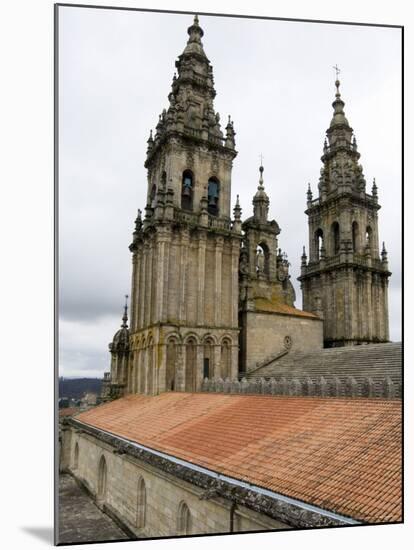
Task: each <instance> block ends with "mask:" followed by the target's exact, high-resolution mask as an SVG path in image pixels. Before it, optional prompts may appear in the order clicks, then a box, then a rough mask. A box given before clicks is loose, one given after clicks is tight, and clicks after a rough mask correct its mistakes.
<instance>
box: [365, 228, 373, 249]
mask: <svg viewBox="0 0 414 550" xmlns="http://www.w3.org/2000/svg"><path fill="white" fill-rule="evenodd" d="M371 245H372V229H371V227H370V226H369V225H368V227H367V230H366V232H365V246H367V247H368V248H371Z"/></svg>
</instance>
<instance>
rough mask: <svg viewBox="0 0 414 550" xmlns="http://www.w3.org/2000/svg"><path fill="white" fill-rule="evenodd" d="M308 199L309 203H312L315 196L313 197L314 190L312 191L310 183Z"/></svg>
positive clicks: (307, 193)
mask: <svg viewBox="0 0 414 550" xmlns="http://www.w3.org/2000/svg"><path fill="white" fill-rule="evenodd" d="M306 198H307V200H308V202H312V199H313V195H312V189H311V184H310V183H308V190H307V192H306Z"/></svg>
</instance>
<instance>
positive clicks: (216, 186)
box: [207, 178, 220, 216]
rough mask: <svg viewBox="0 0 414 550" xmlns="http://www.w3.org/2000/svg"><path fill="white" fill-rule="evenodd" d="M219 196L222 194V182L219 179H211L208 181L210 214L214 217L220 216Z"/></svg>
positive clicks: (208, 208)
mask: <svg viewBox="0 0 414 550" xmlns="http://www.w3.org/2000/svg"><path fill="white" fill-rule="evenodd" d="M219 194H220V182H219V181H218V179H217V178H210V179H209V180H208V197H207V200H208V207H207V210H208V213H209V214H212V215H213V216H218V214H219Z"/></svg>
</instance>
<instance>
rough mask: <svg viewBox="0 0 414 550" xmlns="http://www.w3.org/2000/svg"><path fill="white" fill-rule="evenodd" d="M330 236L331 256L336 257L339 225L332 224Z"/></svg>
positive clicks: (336, 223)
mask: <svg viewBox="0 0 414 550" xmlns="http://www.w3.org/2000/svg"><path fill="white" fill-rule="evenodd" d="M331 236H332V254H334V255H336V254H339V239H340V236H339V223H338V222H334V223H333V224H332V230H331Z"/></svg>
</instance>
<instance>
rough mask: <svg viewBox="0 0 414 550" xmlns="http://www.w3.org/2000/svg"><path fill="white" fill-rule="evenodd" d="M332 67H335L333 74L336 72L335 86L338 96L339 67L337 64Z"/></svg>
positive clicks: (338, 95) (337, 95)
mask: <svg viewBox="0 0 414 550" xmlns="http://www.w3.org/2000/svg"><path fill="white" fill-rule="evenodd" d="M333 69H335V74H336V80H335V86H336V97H340V95H341V94H340V93H339V85H340V84H341V83H340V82H339V73H340V72H341V70H340V68H339V67H338V65H334V67H333Z"/></svg>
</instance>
